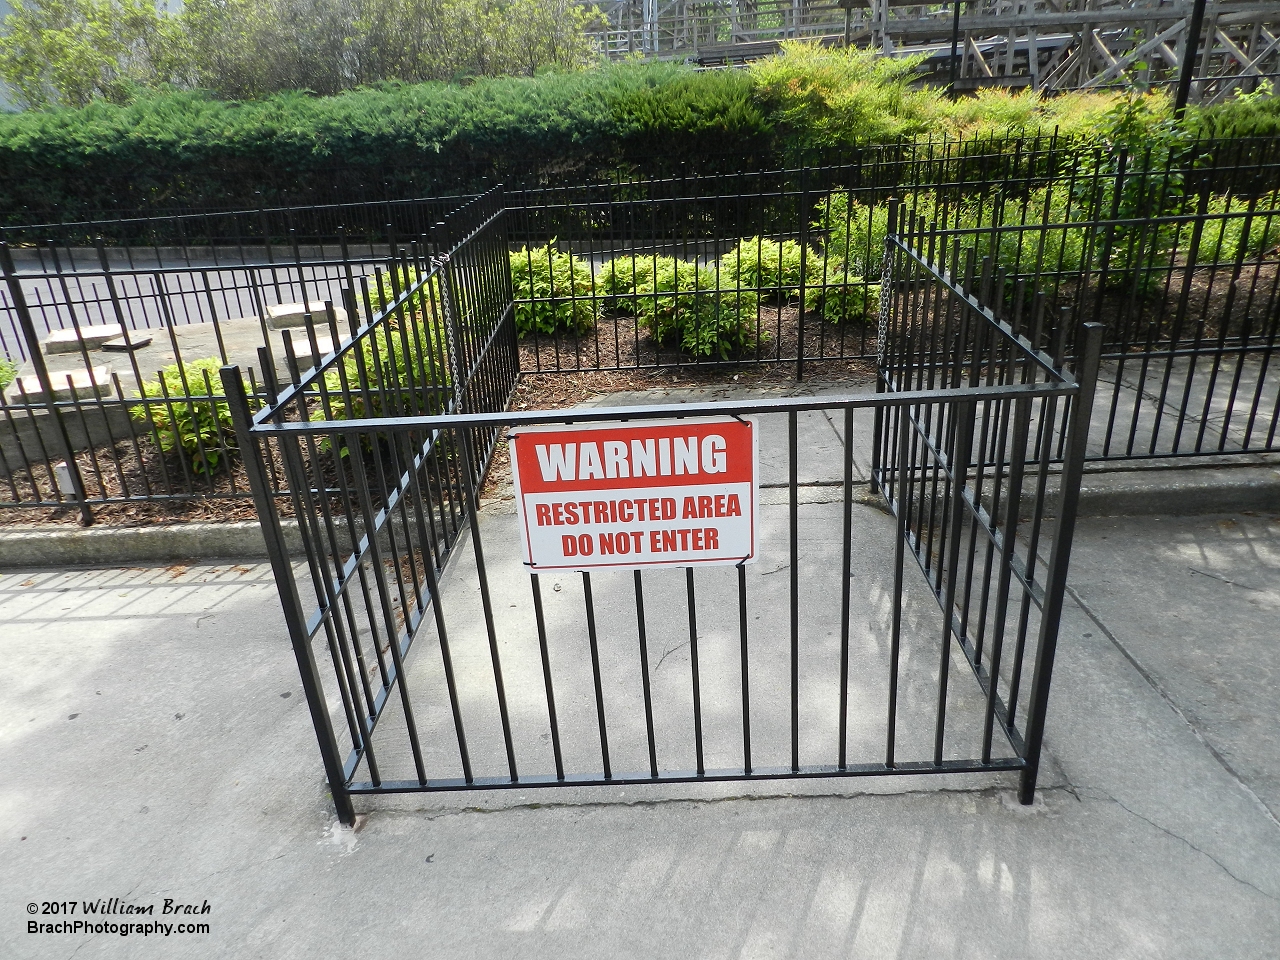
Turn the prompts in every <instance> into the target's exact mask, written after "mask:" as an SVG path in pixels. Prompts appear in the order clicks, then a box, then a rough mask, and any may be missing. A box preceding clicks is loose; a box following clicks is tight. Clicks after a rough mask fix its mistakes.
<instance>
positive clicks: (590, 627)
mask: <svg viewBox="0 0 1280 960" xmlns="http://www.w3.org/2000/svg"><path fill="white" fill-rule="evenodd" d="M582 590H583V596H584V599H585V603H586V607H587V640H588V642H589V643H590V645H591V679H592V680H593V681H594V683H595V689H596V720H597V721H598V723H599V726H600V761H601V763H602V764H603V765H604V778H605V779H606V780H612V779H613V767H612V765H611V764H610V762H609V731H608V729H607V728H606V725H605V720H604V689H603V687H602V686H601V683H600V648H599V646H598V645H597V643H596V607H595V602H594V600H593V599H592V596H591V574H590V573H588V572H587V571H586V570H583V571H582Z"/></svg>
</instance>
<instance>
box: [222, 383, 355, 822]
mask: <svg viewBox="0 0 1280 960" xmlns="http://www.w3.org/2000/svg"><path fill="white" fill-rule="evenodd" d="M221 374H222V389H223V393H225V394H226V398H227V405H228V407H229V408H230V410H231V421H232V423H233V424H234V425H235V430H236V443H237V444H238V446H239V448H240V457H241V459H242V460H243V462H244V468H245V473H246V474H247V475H248V477H249V488H250V489H251V490H252V491H253V502H254V505H255V506H256V507H257V508H258V519H259V521H260V522H261V525H262V535H263V537H264V538H265V540H266V544H267V556H268V557H269V558H270V559H271V570H272V572H273V573H274V574H275V578H276V589H277V590H279V592H280V605H281V607H282V609H283V610H284V619H285V625H286V626H287V627H288V628H289V639H290V640H291V641H292V642H293V655H294V657H295V659H296V660H297V661H298V676H299V677H300V678H301V680H302V691H303V693H304V694H305V696H306V698H307V706H308V707H309V708H310V710H311V724H312V726H313V727H314V728H315V731H316V740H317V741H318V742H319V745H320V757H321V760H322V761H323V762H324V772H325V776H326V777H327V778H328V780H329V790H330V792H331V793H332V794H333V805H334V808H335V809H336V811H337V814H338V819H339V820H341V821H342V822H343V823H345V824H347V825H348V826H351V825H353V824H354V823H355V820H356V814H355V808H354V807H353V806H352V805H351V794H349V793H348V792H347V781H346V777H345V775H344V773H343V768H342V757H341V754H340V753H339V748H338V741H337V738H336V737H335V736H334V734H333V724H332V722H331V721H330V719H329V705H328V702H327V701H326V700H325V695H324V687H323V685H322V684H321V682H320V673H319V671H318V670H317V669H316V661H315V656H314V655H313V654H312V651H311V638H310V635H309V634H308V632H307V619H306V617H305V616H304V615H303V612H302V602H301V600H300V599H299V597H298V585H297V583H296V582H295V581H294V578H293V567H292V566H290V564H289V550H288V547H287V546H286V545H285V542H284V531H283V529H282V528H281V526H280V515H279V513H278V512H277V511H276V505H275V500H274V499H272V496H271V489H270V487H269V486H268V484H267V472H266V466H265V465H264V463H263V462H262V453H261V451H260V450H259V449H258V445H257V441H256V440H255V439H254V437H253V434H252V433H250V427H251V426H252V425H253V414H252V412H251V411H250V410H249V399H248V397H247V396H246V395H245V390H244V379H243V378H242V376H241V374H240V368H239V367H233V366H225V367H223V368H222V370H221Z"/></svg>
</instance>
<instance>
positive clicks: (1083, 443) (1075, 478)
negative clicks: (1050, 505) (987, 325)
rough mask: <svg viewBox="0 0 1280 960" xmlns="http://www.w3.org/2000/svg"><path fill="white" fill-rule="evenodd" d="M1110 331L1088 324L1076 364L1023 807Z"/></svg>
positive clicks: (1039, 739) (1029, 791)
mask: <svg viewBox="0 0 1280 960" xmlns="http://www.w3.org/2000/svg"><path fill="white" fill-rule="evenodd" d="M1105 330H1106V326H1105V325H1103V324H1101V323H1087V324H1085V325H1084V329H1083V337H1082V338H1081V339H1082V341H1083V342H1082V349H1081V350H1080V352H1079V354H1078V357H1079V359H1078V360H1077V361H1076V371H1075V373H1076V383H1077V384H1079V387H1080V392H1079V393H1078V394H1076V398H1075V400H1076V402H1075V410H1074V411H1073V412H1072V415H1071V426H1070V428H1069V434H1068V439H1067V446H1066V451H1065V455H1064V458H1063V464H1062V488H1061V490H1060V491H1059V493H1058V523H1057V530H1056V531H1055V533H1054V538H1053V548H1052V551H1051V552H1050V554H1049V565H1048V568H1047V570H1046V572H1045V589H1044V606H1043V607H1042V608H1041V613H1040V642H1039V646H1038V649H1037V651H1036V664H1035V672H1034V673H1033V674H1032V680H1031V701H1030V703H1029V704H1028V706H1027V730H1026V741H1025V742H1026V753H1025V755H1024V757H1023V759H1024V760H1026V764H1027V765H1026V767H1024V768H1023V771H1022V784H1021V786H1020V788H1019V791H1018V799H1019V801H1021V802H1022V803H1024V804H1027V803H1031V802H1032V801H1033V800H1034V799H1035V793H1036V778H1037V776H1038V775H1039V772H1040V748H1041V746H1042V745H1043V742H1044V720H1045V710H1046V709H1047V707H1048V705H1049V685H1050V682H1051V681H1052V679H1053V660H1054V656H1055V654H1056V653H1057V649H1058V629H1059V626H1060V621H1061V619H1062V598H1063V596H1064V594H1065V593H1066V588H1067V569H1068V567H1069V566H1070V563H1071V540H1072V537H1073V536H1074V534H1075V526H1076V512H1077V509H1078V507H1079V504H1080V481H1081V479H1082V477H1083V475H1084V458H1085V453H1086V451H1087V449H1088V444H1089V420H1090V417H1091V416H1092V415H1093V395H1094V392H1095V391H1096V389H1097V383H1098V365H1099V363H1100V361H1101V357H1102V336H1103V332H1104V331H1105Z"/></svg>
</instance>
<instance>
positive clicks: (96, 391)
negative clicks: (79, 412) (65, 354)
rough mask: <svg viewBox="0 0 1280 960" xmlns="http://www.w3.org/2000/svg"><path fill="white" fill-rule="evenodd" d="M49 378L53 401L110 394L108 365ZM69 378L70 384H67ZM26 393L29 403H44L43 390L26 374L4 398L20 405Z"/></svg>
mask: <svg viewBox="0 0 1280 960" xmlns="http://www.w3.org/2000/svg"><path fill="white" fill-rule="evenodd" d="M49 378H50V380H51V381H52V383H53V399H55V400H70V399H71V397H72V394H73V393H74V395H75V396H76V397H81V398H83V397H93V396H99V397H106V396H110V394H111V367H110V365H105V366H96V367H93V368H92V369H90V370H72V371H58V372H53V371H51V372H50V373H49ZM68 378H70V383H68ZM24 392H25V393H26V398H27V401H28V402H30V403H44V401H45V395H44V390H43V389H42V388H41V386H40V381H39V379H38V378H37V377H36V375H35V374H28V375H27V376H25V377H19V378H18V379H17V380H15V381H14V382H13V386H11V387H10V388H9V390H8V392H7V393H6V395H5V396H6V398H7V399H8V401H9V402H10V403H20V402H21V400H22V396H23V393H24Z"/></svg>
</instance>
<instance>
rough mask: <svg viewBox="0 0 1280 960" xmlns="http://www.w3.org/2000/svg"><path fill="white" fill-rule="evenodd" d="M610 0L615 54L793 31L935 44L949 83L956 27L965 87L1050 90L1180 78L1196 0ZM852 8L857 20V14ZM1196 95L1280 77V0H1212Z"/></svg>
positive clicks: (739, 48)
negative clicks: (936, 0) (942, 0)
mask: <svg viewBox="0 0 1280 960" xmlns="http://www.w3.org/2000/svg"><path fill="white" fill-rule="evenodd" d="M851 2H852V3H853V4H856V5H854V6H852V7H851V8H850V9H849V10H848V11H847V12H846V11H845V10H844V9H843V8H842V7H840V6H838V5H837V4H836V3H833V2H831V0H712V2H698V3H695V2H691V0H605V2H603V3H597V7H598V8H599V9H600V10H601V11H602V12H603V14H604V18H605V21H606V23H604V24H601V26H600V28H599V29H598V31H597V35H598V37H599V41H600V43H601V46H602V47H603V48H604V50H605V51H606V52H607V54H608V55H609V56H610V57H612V58H623V57H627V56H641V57H645V58H654V59H677V60H688V61H691V62H695V63H699V64H701V65H703V66H722V65H730V64H735V63H742V62H745V61H748V60H752V59H756V58H758V57H762V56H767V55H769V54H771V53H774V52H776V51H777V49H778V45H779V43H780V42H781V41H782V40H787V39H798V38H808V39H820V40H822V41H823V42H824V43H827V44H834V45H839V44H842V43H844V42H845V37H846V36H848V38H849V41H850V42H851V43H852V44H853V45H856V46H860V47H867V48H870V49H874V50H877V51H881V52H883V53H884V54H886V55H889V56H902V55H905V54H909V53H924V54H926V55H927V56H928V60H927V61H926V67H925V69H926V72H927V73H928V74H929V75H930V76H931V78H933V79H935V80H938V81H939V82H949V81H950V79H951V70H952V55H951V51H952V43H953V37H954V40H955V45H956V50H957V57H956V60H957V64H956V68H957V69H956V72H957V83H956V86H957V88H958V89H974V88H976V87H981V86H1003V87H1026V86H1030V87H1033V88H1035V89H1037V90H1044V91H1046V92H1052V91H1060V90H1077V89H1090V88H1095V87H1102V86H1126V87H1133V86H1137V87H1162V86H1171V85H1172V84H1173V83H1175V82H1176V77H1177V73H1178V66H1179V64H1180V63H1181V61H1182V56H1183V53H1184V45H1185V43H1186V35H1187V30H1188V20H1189V18H1190V13H1191V0H975V2H962V3H961V9H960V18H959V22H958V30H956V26H957V24H956V21H955V13H954V11H955V8H954V6H953V5H951V4H920V3H911V2H908V0H851ZM846 18H847V22H846ZM1198 51H1199V52H1198V57H1197V66H1196V78H1197V79H1196V82H1195V84H1194V85H1193V87H1192V91H1191V100H1192V102H1201V103H1216V102H1219V101H1221V100H1222V99H1223V98H1225V97H1228V96H1230V95H1232V93H1234V92H1235V91H1237V90H1240V91H1243V92H1252V91H1253V90H1254V89H1256V88H1257V86H1258V85H1259V84H1260V83H1261V82H1262V81H1264V80H1269V81H1271V82H1272V83H1273V84H1274V85H1275V86H1278V87H1280V83H1277V82H1276V81H1277V80H1280V0H1209V3H1208V6H1207V8H1206V12H1205V18H1204V28H1203V30H1202V31H1201V35H1200V39H1199V45H1198Z"/></svg>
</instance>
